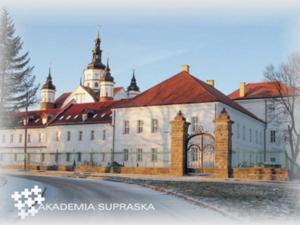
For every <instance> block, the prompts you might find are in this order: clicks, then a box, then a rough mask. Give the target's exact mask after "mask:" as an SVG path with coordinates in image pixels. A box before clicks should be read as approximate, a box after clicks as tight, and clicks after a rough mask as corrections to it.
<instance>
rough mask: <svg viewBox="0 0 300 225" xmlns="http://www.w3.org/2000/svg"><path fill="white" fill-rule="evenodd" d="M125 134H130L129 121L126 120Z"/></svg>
mask: <svg viewBox="0 0 300 225" xmlns="http://www.w3.org/2000/svg"><path fill="white" fill-rule="evenodd" d="M123 133H124V134H129V121H128V120H125V121H124V132H123Z"/></svg>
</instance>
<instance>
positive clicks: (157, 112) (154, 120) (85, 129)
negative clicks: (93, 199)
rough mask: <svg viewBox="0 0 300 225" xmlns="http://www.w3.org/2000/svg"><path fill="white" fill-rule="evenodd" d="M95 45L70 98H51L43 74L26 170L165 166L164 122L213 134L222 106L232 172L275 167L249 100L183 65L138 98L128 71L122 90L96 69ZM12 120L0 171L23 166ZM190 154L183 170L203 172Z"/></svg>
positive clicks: (4, 135)
mask: <svg viewBox="0 0 300 225" xmlns="http://www.w3.org/2000/svg"><path fill="white" fill-rule="evenodd" d="M100 43H101V40H100V37H99V35H98V34H97V38H96V41H95V48H94V50H93V56H92V62H91V63H90V64H88V66H87V69H86V70H85V71H84V80H83V82H82V84H80V85H79V86H78V87H77V88H76V89H75V90H74V91H73V92H66V93H63V94H62V95H61V96H59V97H58V98H55V92H56V88H55V86H54V85H53V81H52V76H51V73H50V71H49V75H48V77H47V81H46V83H45V84H44V85H43V87H42V90H41V97H42V98H41V99H42V100H41V109H40V110H37V111H31V112H29V114H28V115H29V117H28V118H29V119H28V122H27V128H28V134H27V153H28V157H27V159H28V161H29V162H30V163H31V164H36V165H73V164H76V165H79V164H84V165H97V166H107V165H109V164H110V163H111V162H112V161H116V162H118V163H119V164H122V165H124V166H127V167H160V168H162V167H169V166H170V121H172V120H173V118H174V117H175V116H176V114H177V113H178V111H179V110H181V112H182V113H183V115H184V116H185V117H186V118H187V120H188V122H190V123H191V125H190V128H189V133H190V134H192V133H196V132H198V131H199V130H201V131H205V132H206V133H209V134H212V135H213V132H214V129H215V125H214V120H215V118H216V117H217V116H218V115H219V114H220V112H221V111H222V110H223V109H224V108H225V109H226V111H227V112H228V114H229V116H230V118H231V120H232V121H233V122H234V123H233V127H232V131H233V136H232V151H233V152H232V154H233V155H232V165H233V166H234V167H237V166H254V165H255V164H257V163H261V162H264V160H265V161H266V162H271V163H277V162H281V158H280V156H277V154H275V155H274V156H272V157H275V160H273V159H272V158H267V159H266V158H265V152H266V151H268V149H267V148H268V146H271V145H269V143H266V140H269V139H270V137H268V136H267V137H265V134H266V133H268V132H265V129H269V130H271V128H269V127H267V128H266V122H265V121H266V120H265V117H264V116H265V114H264V109H263V108H260V107H254V109H253V105H251V104H252V102H251V101H252V100H251V101H250V103H249V104H248V101H247V100H244V99H243V100H242V99H239V98H234V95H230V97H228V96H226V95H224V94H223V93H222V92H220V91H219V90H217V89H216V88H215V87H214V82H212V81H210V82H208V83H206V82H203V81H201V80H199V79H198V78H196V77H194V76H192V75H191V74H190V73H189V67H188V66H184V67H182V69H181V71H180V72H179V73H178V74H176V75H174V76H171V77H170V78H169V79H167V80H165V81H163V82H161V83H159V84H157V85H155V86H154V87H152V88H150V89H148V90H147V91H144V92H142V93H140V90H139V87H138V86H137V82H136V78H135V74H134V73H133V76H132V79H131V83H130V85H129V87H128V88H127V90H125V89H124V88H122V87H114V84H115V83H114V78H113V76H112V75H111V69H110V67H109V65H108V62H107V64H106V65H104V64H103V63H102V57H101V56H102V50H101V49H100ZM233 100H235V101H233ZM253 102H254V103H253V104H256V103H255V100H253ZM262 102H263V101H262ZM259 104H263V103H261V101H259ZM16 115H17V119H16V123H15V126H14V127H10V128H6V129H2V130H0V138H1V140H0V157H1V158H0V160H1V164H3V165H4V164H21V163H23V160H24V141H25V137H24V121H26V120H24V118H25V117H24V115H25V114H24V113H22V112H21V113H16ZM25 124H26V123H25ZM275 148H276V145H274V149H275ZM277 150H278V151H279V150H280V149H277ZM277 150H276V151H277ZM192 151H194V150H193V149H192V150H191V152H190V153H189V154H190V155H189V166H190V167H192V168H197V167H201V166H203V164H202V162H201V155H200V153H199V152H196V154H195V152H192ZM272 151H273V149H272ZM274 151H275V150H274ZM198 153H199V154H198ZM277 157H278V158H277ZM204 160H210V159H209V158H207V159H204ZM204 163H205V162H204Z"/></svg>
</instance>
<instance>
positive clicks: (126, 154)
mask: <svg viewBox="0 0 300 225" xmlns="http://www.w3.org/2000/svg"><path fill="white" fill-rule="evenodd" d="M59 154H66V161H67V162H70V161H71V154H73V155H74V153H69V152H67V153H58V152H57V153H51V155H54V158H55V162H58V156H59ZM75 154H76V158H77V162H81V161H82V153H81V152H78V153H75ZM129 154H130V153H129V150H128V149H124V150H123V161H124V162H128V161H129ZM133 154H136V157H137V158H136V160H137V162H142V161H143V155H144V153H143V149H142V148H138V149H137V152H136V153H133ZM150 154H151V162H157V160H158V151H157V149H156V148H152V149H151V152H150ZM30 156H31V155H30V154H28V158H27V160H28V161H31V159H30ZM1 158H2V154H1ZM17 160H18V154H17V153H15V154H14V161H17ZM92 160H93V154H91V161H92ZM101 160H102V161H105V153H102V159H101ZM44 161H45V153H41V162H44Z"/></svg>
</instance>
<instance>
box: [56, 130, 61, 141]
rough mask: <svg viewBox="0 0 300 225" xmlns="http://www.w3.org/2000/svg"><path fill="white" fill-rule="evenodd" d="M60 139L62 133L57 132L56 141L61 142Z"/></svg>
mask: <svg viewBox="0 0 300 225" xmlns="http://www.w3.org/2000/svg"><path fill="white" fill-rule="evenodd" d="M59 139H60V133H59V132H58V131H56V132H55V140H56V141H59Z"/></svg>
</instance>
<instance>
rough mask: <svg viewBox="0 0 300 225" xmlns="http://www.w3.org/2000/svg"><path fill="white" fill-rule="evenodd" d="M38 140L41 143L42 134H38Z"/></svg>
mask: <svg viewBox="0 0 300 225" xmlns="http://www.w3.org/2000/svg"><path fill="white" fill-rule="evenodd" d="M38 140H39V143H41V142H42V133H39V138H38Z"/></svg>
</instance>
